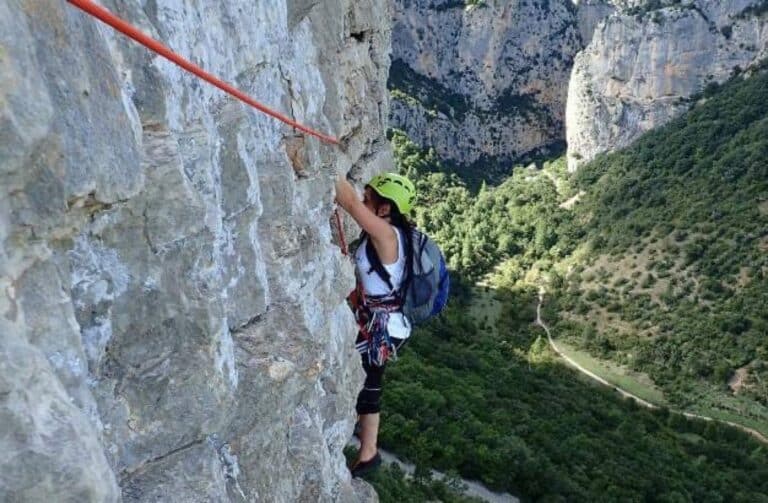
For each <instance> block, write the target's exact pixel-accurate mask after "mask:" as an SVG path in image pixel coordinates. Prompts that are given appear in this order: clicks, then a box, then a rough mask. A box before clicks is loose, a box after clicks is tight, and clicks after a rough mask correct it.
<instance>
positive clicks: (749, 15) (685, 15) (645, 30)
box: [566, 0, 768, 169]
mask: <svg viewBox="0 0 768 503" xmlns="http://www.w3.org/2000/svg"><path fill="white" fill-rule="evenodd" d="M613 3H614V4H616V7H618V9H617V10H616V11H615V12H614V13H613V14H611V15H610V16H609V17H608V18H607V19H606V20H605V21H604V22H602V23H601V24H598V26H597V28H596V31H595V33H594V36H593V38H592V41H591V43H590V44H589V45H588V46H587V47H586V49H584V51H583V52H581V53H580V54H579V55H578V56H577V57H576V60H575V63H574V67H573V72H572V74H571V80H570V85H569V89H568V105H567V112H566V124H567V140H568V164H569V167H570V168H571V169H576V167H577V166H578V165H579V164H580V163H582V162H585V161H587V160H590V159H592V158H594V156H595V155H597V154H598V153H600V152H604V151H608V150H614V149H617V148H621V147H624V146H627V145H629V144H630V143H631V142H632V141H633V140H635V139H637V138H638V137H639V136H640V135H641V134H642V133H644V132H646V131H648V130H650V129H653V128H655V127H658V126H661V125H663V124H665V123H666V122H668V121H669V120H670V119H672V118H673V117H675V116H677V115H679V114H680V113H682V112H683V111H685V110H687V109H688V108H689V107H690V103H689V100H688V98H690V97H691V96H692V95H694V94H696V93H698V92H700V91H701V90H703V89H704V88H705V87H706V85H708V84H709V83H712V82H714V83H720V82H723V81H724V80H726V79H728V78H730V76H731V75H732V74H734V72H738V71H739V70H740V69H741V70H743V69H746V68H748V67H749V66H750V65H752V64H754V63H755V62H757V61H759V60H761V59H764V58H765V57H766V56H768V15H767V14H768V4H766V2H765V1H764V0H732V1H728V2H723V1H720V0H664V1H656V2H653V1H650V0H626V1H618V0H616V1H615V2H613Z"/></svg>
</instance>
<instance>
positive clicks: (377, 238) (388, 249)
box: [336, 177, 398, 264]
mask: <svg viewBox="0 0 768 503" xmlns="http://www.w3.org/2000/svg"><path fill="white" fill-rule="evenodd" d="M336 202H338V203H339V206H341V207H342V208H344V210H345V211H346V212H347V213H349V215H350V216H351V217H352V218H354V219H355V222H357V224H358V225H359V226H360V227H362V228H363V230H364V231H365V232H367V233H368V236H370V238H371V242H372V243H373V247H374V248H375V249H376V252H377V253H378V255H379V259H380V260H381V261H382V263H384V264H391V263H393V262H395V261H396V260H397V258H398V257H397V255H398V250H397V235H396V234H395V230H394V229H393V228H392V226H391V225H390V224H389V222H387V221H386V220H385V219H383V218H381V217H379V216H377V215H376V214H375V213H374V212H372V211H371V210H369V209H368V208H367V207H366V206H365V205H364V204H363V202H362V201H361V200H360V197H359V196H358V195H357V192H356V191H355V188H354V187H353V186H352V184H351V183H349V182H348V181H347V180H346V179H345V178H343V177H339V178H338V179H337V180H336Z"/></svg>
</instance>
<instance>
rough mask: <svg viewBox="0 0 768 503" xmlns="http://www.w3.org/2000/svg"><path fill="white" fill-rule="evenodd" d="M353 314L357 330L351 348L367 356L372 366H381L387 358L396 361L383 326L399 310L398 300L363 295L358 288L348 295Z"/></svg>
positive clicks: (395, 355)
mask: <svg viewBox="0 0 768 503" xmlns="http://www.w3.org/2000/svg"><path fill="white" fill-rule="evenodd" d="M353 296H355V297H356V298H355V299H353V300H352V302H351V303H352V305H353V312H354V313H355V319H356V320H357V324H358V326H359V327H360V334H359V335H358V338H357V341H356V342H355V349H357V352H358V353H360V354H361V355H367V356H368V362H369V363H370V364H371V365H374V366H376V367H381V366H383V365H384V364H385V363H386V362H387V360H389V359H390V358H391V359H393V360H396V359H397V346H395V344H394V342H393V341H392V338H391V337H390V336H389V331H388V330H387V324H388V323H389V316H390V314H392V313H394V312H396V311H399V310H400V309H401V303H400V300H399V298H398V297H397V296H396V295H394V294H392V295H382V296H375V297H374V296H365V294H363V292H362V288H361V287H360V285H358V286H357V288H356V289H355V291H353V292H352V294H351V295H350V297H353Z"/></svg>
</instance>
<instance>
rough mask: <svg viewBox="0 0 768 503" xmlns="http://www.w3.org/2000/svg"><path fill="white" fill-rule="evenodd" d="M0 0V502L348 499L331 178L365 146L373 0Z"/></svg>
mask: <svg viewBox="0 0 768 503" xmlns="http://www.w3.org/2000/svg"><path fill="white" fill-rule="evenodd" d="M101 3H102V4H103V5H104V6H105V7H107V8H108V9H110V10H112V11H113V12H115V13H117V14H119V15H121V16H122V17H124V18H126V19H127V20H129V21H130V22H132V23H135V24H136V25H137V26H138V27H139V28H141V29H142V30H144V31H146V32H147V33H149V34H151V35H152V36H154V37H156V38H159V39H160V40H162V41H163V42H164V43H166V44H167V45H168V46H170V47H171V48H173V49H174V50H176V51H178V52H179V53H181V54H182V55H184V56H186V57H188V58H189V59H191V60H193V61H194V62H196V63H198V64H200V65H201V66H203V67H204V68H205V69H207V70H208V71H210V72H211V73H214V74H216V75H219V76H221V77H222V78H223V79H224V80H227V81H229V82H233V83H234V84H235V85H236V86H237V87H239V88H241V89H243V90H244V91H246V92H247V93H249V94H251V95H252V96H254V97H255V98H256V99H258V100H260V101H262V102H263V103H265V104H266V105H268V106H271V107H274V108H275V109H277V110H280V111H282V112H284V113H286V114H287V115H289V116H291V117H293V118H295V119H297V120H299V121H300V122H304V123H306V124H308V125H310V126H312V127H316V128H318V129H320V130H323V131H325V132H328V133H330V134H331V135H334V136H337V137H343V138H344V139H345V146H344V148H343V149H341V148H337V147H332V146H328V145H324V144H320V142H319V141H318V140H316V139H313V138H309V137H306V136H303V135H299V134H296V133H295V132H294V131H293V130H292V129H291V128H290V127H288V126H285V125H283V124H281V123H279V122H277V121H275V120H274V119H272V118H269V117H267V116H265V115H263V114H261V113H257V112H256V111H254V110H253V109H250V108H248V107H246V106H245V105H243V104H242V103H240V102H238V101H235V100H234V99H232V98H230V97H228V96H227V95H225V94H224V93H222V92H221V91H219V90H217V89H215V88H213V87H212V86H210V85H208V84H205V83H202V82H201V81H199V80H197V79H196V78H194V77H192V76H190V75H189V74H187V73H185V72H183V71H182V70H180V69H179V68H178V67H176V66H174V65H172V64H170V63H168V62H167V61H166V60H164V59H160V58H158V57H156V56H154V55H153V54H151V53H149V52H148V51H147V50H146V49H144V48H142V47H140V46H138V45H136V44H135V43H134V42H132V41H128V40H127V39H125V38H124V37H122V36H120V35H117V34H115V33H114V32H113V31H112V30H111V29H109V28H107V27H106V26H105V25H102V24H100V23H98V22H97V21H95V20H94V19H93V18H90V17H87V16H85V15H84V14H83V13H82V12H80V11H79V10H77V9H75V8H74V7H72V6H70V5H69V4H67V3H66V2H61V1H54V0H18V1H11V2H0V500H2V501H54V500H55V501H78V502H86V501H93V502H108V501H119V500H122V501H179V502H194V501H200V502H203V501H205V502H208V501H286V502H287V501H291V502H292V501H328V502H331V501H333V502H336V501H361V500H363V501H366V500H369V499H371V498H375V494H371V493H370V492H369V491H367V490H366V488H367V486H365V484H362V485H359V486H358V485H356V484H357V483H356V484H353V483H352V482H351V480H350V478H349V474H348V471H347V470H346V467H345V463H344V458H343V455H342V452H341V451H342V447H343V446H344V445H345V443H346V441H347V438H348V435H349V434H350V433H351V429H352V424H353V422H354V409H353V400H354V397H355V395H356V393H357V389H358V386H359V384H360V382H361V371H360V369H359V359H358V358H357V357H356V356H355V355H354V354H353V349H352V348H353V341H352V338H353V336H354V330H353V322H352V319H351V315H350V314H349V312H348V309H347V307H346V305H345V303H344V297H345V294H346V293H347V291H348V290H349V288H350V285H352V284H353V276H352V271H351V265H350V264H349V263H348V262H347V261H346V260H343V259H342V258H341V255H340V253H339V250H338V248H337V247H336V246H335V245H334V244H333V243H332V231H331V226H330V223H329V222H330V215H331V209H332V198H333V195H332V190H333V180H334V178H335V174H336V172H345V171H347V170H349V169H350V168H355V169H356V170H357V171H359V172H362V173H364V174H366V175H367V174H368V173H370V172H372V171H373V169H375V168H378V169H381V168H382V167H384V163H383V162H382V160H386V159H387V158H388V156H389V155H390V154H389V152H388V149H387V147H386V145H387V143H386V140H385V138H384V130H385V127H386V123H387V116H388V99H387V93H386V88H385V82H386V76H387V70H388V67H389V57H388V51H389V27H388V23H386V22H382V21H381V20H382V19H388V18H389V16H390V12H389V10H388V7H387V4H386V3H385V2H380V1H374V0H326V1H323V2H315V1H310V0H270V1H267V2H252V1H248V0H233V1H228V2H219V1H206V0H200V1H195V2H188V1H183V0H156V1H147V2H143V1H142V2H140V1H138V0H107V1H103V2H101Z"/></svg>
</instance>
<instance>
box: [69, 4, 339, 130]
mask: <svg viewBox="0 0 768 503" xmlns="http://www.w3.org/2000/svg"><path fill="white" fill-rule="evenodd" d="M67 1H68V2H69V3H71V4H72V5H74V6H75V7H78V8H80V9H82V10H83V11H85V12H86V13H88V14H90V15H91V16H94V17H95V18H97V19H100V20H101V21H103V22H104V23H106V24H108V25H109V26H111V27H112V28H114V29H115V30H117V31H119V32H121V33H123V34H124V35H126V36H128V37H130V38H132V39H133V40H135V41H136V42H138V43H140V44H142V45H143V46H145V47H147V48H148V49H150V50H151V51H154V52H156V53H157V54H159V55H160V56H162V57H164V58H166V59H168V60H169V61H171V62H173V63H175V64H177V65H179V66H180V67H182V68H183V69H185V70H186V71H188V72H190V73H193V74H195V75H197V76H198V77H200V78H201V79H203V80H205V81H206V82H209V83H210V84H213V85H214V86H216V87H218V88H219V89H221V90H222V91H224V92H226V93H229V94H231V95H232V96H234V97H235V98H237V99H239V100H240V101H243V102H244V103H247V104H248V105H250V106H252V107H253V108H255V109H257V110H259V111H261V112H263V113H265V114H267V115H270V116H272V117H274V118H275V119H277V120H280V121H282V122H285V123H286V124H288V125H289V126H292V127H294V128H296V129H298V130H300V131H304V132H305V133H307V134H311V135H312V136H316V137H318V138H320V139H321V140H323V141H326V142H328V143H333V144H335V145H338V144H339V140H337V139H336V138H334V137H332V136H328V135H325V134H323V133H319V132H317V131H315V130H314V129H311V128H308V127H307V126H304V125H302V124H299V123H298V122H296V121H294V120H292V119H290V118H288V117H286V116H285V115H283V114H281V113H279V112H276V111H274V110H272V109H271V108H268V107H266V106H264V105H262V104H261V103H259V102H258V101H256V100H254V99H253V98H251V97H250V96H248V95H247V94H245V93H243V92H242V91H240V90H238V89H235V88H234V87H232V86H231V85H229V84H227V83H226V82H224V81H222V80H220V79H218V78H217V77H215V76H213V75H211V74H210V73H208V72H206V71H205V70H203V69H202V68H200V67H199V66H197V65H195V64H194V63H192V62H190V61H187V60H186V59H184V58H182V57H181V56H179V55H178V54H176V53H175V52H173V51H172V50H171V49H169V48H168V47H166V46H164V45H163V44H161V43H160V42H158V41H157V40H155V39H153V38H152V37H149V36H148V35H145V34H144V33H143V32H141V31H140V30H138V29H137V28H135V27H134V26H133V25H131V24H129V23H127V22H125V21H123V20H122V19H120V18H119V17H117V16H115V15H114V14H112V13H111V12H109V11H108V10H106V9H104V8H103V7H101V6H99V5H96V4H95V3H93V2H92V1H90V0H67Z"/></svg>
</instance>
